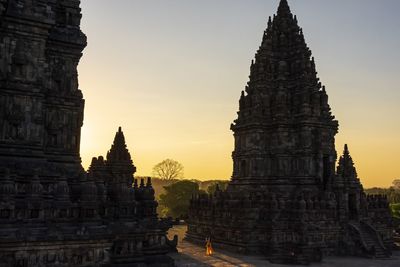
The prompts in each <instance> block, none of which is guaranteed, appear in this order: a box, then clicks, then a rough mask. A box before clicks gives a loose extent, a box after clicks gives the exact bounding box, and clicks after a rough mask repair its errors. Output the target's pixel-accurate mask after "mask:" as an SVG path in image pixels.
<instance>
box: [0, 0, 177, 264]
mask: <svg viewBox="0 0 400 267" xmlns="http://www.w3.org/2000/svg"><path fill="white" fill-rule="evenodd" d="M79 6H80V1H79V0H69V1H65V0H18V1H17V0H12V1H7V0H0V265H1V266H19V267H25V266H26V267H27V266H29V267H35V266H61V267H62V266H65V267H70V266H128V265H129V266H174V263H173V260H172V259H170V258H169V257H168V256H166V253H168V252H169V251H170V250H173V249H174V245H175V243H174V242H171V241H169V240H168V239H167V237H166V231H167V230H168V228H169V227H170V224H169V223H168V222H166V221H161V220H159V219H158V218H157V214H156V206H157V202H156V201H155V199H154V190H153V188H152V184H151V180H150V179H148V180H147V181H144V180H141V181H139V182H138V181H137V180H134V173H135V171H136V168H135V166H134V165H133V163H132V159H131V155H130V153H129V151H128V150H127V147H126V144H125V138H124V134H123V132H122V130H121V128H120V129H119V130H118V132H117V133H116V135H115V139H114V143H113V145H112V147H111V149H110V150H109V152H108V153H107V156H106V158H103V157H98V158H94V159H93V161H92V164H91V166H90V169H89V171H88V172H86V171H85V170H84V169H83V168H82V166H81V158H80V152H79V150H80V135H81V127H82V124H83V111H84V100H83V96H82V92H81V91H80V90H79V87H78V73H77V65H78V63H79V61H80V58H81V56H82V51H83V49H84V48H85V46H86V36H85V35H84V34H83V33H82V32H81V30H80V20H81V9H80V7H79Z"/></svg>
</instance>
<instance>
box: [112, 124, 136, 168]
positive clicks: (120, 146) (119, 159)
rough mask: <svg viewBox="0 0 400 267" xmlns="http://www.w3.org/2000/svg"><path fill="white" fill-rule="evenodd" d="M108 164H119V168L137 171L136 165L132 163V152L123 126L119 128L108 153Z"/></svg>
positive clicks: (113, 165) (114, 165)
mask: <svg viewBox="0 0 400 267" xmlns="http://www.w3.org/2000/svg"><path fill="white" fill-rule="evenodd" d="M107 165H108V166H111V167H116V166H118V168H120V167H123V169H125V170H128V169H129V170H131V171H132V173H134V172H135V171H136V167H135V166H134V165H133V163H132V158H131V154H130V153H129V151H128V148H127V147H126V143H125V136H124V133H123V132H122V129H121V127H119V128H118V132H117V133H116V134H115V138H114V142H113V144H112V146H111V149H110V150H109V151H108V153H107Z"/></svg>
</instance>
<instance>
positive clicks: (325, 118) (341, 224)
mask: <svg viewBox="0 0 400 267" xmlns="http://www.w3.org/2000/svg"><path fill="white" fill-rule="evenodd" d="M249 77H250V79H249V82H248V84H247V86H246V88H245V91H243V92H242V93H241V96H240V100H239V112H238V117H237V119H236V120H235V121H234V123H233V124H232V125H231V130H232V131H233V133H234V138H235V143H234V144H235V147H234V151H233V153H232V158H233V166H234V168H233V174H232V178H231V181H230V183H229V185H228V187H227V190H226V191H221V190H217V191H216V192H215V194H214V195H212V196H208V195H201V194H200V195H197V196H194V197H193V199H192V200H191V203H190V209H189V219H188V232H187V235H186V239H187V240H189V241H192V242H200V243H201V242H203V240H205V238H209V237H211V239H212V240H213V245H214V246H217V247H220V248H224V249H230V250H233V251H235V252H240V253H248V254H262V255H265V256H267V257H268V259H269V260H270V261H271V262H276V263H302V264H308V263H310V262H315V261H320V260H321V259H322V257H323V256H325V255H360V256H368V257H377V258H386V257H390V255H391V248H392V244H393V239H392V225H391V215H390V211H389V207H388V202H387V199H386V198H385V197H384V196H380V195H374V196H367V195H366V194H365V193H364V191H363V187H362V185H361V183H360V180H359V178H358V176H357V172H356V169H355V167H354V163H353V160H352V158H351V156H350V152H349V149H348V147H347V145H346V146H345V148H344V151H343V155H342V156H341V157H340V158H339V161H338V167H337V169H336V167H335V166H336V162H337V153H336V150H335V135H336V133H337V132H338V121H337V120H335V117H334V116H333V115H332V112H331V108H330V106H329V103H328V95H327V92H326V88H325V87H324V86H322V84H321V83H320V81H319V78H318V77H317V72H316V66H315V60H314V58H313V57H312V54H311V51H310V49H309V48H308V47H307V45H306V43H305V40H304V35H303V31H302V29H301V28H300V27H299V26H298V22H297V18H296V16H293V15H292V13H291V11H290V8H289V5H288V3H287V1H286V0H281V1H280V4H279V7H278V11H277V15H274V16H273V18H269V21H268V27H267V29H266V30H265V32H264V34H263V39H262V43H261V46H260V48H259V50H258V51H257V53H256V56H255V60H254V61H252V63H251V67H250V76H249Z"/></svg>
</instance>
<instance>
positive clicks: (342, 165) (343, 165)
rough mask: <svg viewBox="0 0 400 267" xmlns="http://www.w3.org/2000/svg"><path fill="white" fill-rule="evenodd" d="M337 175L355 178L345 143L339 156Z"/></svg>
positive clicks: (355, 174) (355, 173)
mask: <svg viewBox="0 0 400 267" xmlns="http://www.w3.org/2000/svg"><path fill="white" fill-rule="evenodd" d="M337 175H338V176H339V177H343V178H357V171H356V168H355V166H354V162H353V159H352V158H351V156H350V152H349V148H348V146H347V144H346V145H344V151H343V155H342V156H341V157H340V158H339V164H338V167H337Z"/></svg>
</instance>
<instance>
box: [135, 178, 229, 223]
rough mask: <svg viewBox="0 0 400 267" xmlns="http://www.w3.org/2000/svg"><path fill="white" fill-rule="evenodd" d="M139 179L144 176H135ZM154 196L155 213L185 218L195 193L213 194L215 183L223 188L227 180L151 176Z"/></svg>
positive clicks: (161, 215)
mask: <svg viewBox="0 0 400 267" xmlns="http://www.w3.org/2000/svg"><path fill="white" fill-rule="evenodd" d="M136 178H137V179H141V178H144V177H136ZM152 184H153V188H154V191H155V197H156V200H157V201H158V207H157V213H158V215H159V216H160V217H172V218H181V219H185V218H186V217H187V212H188V208H189V202H190V199H191V198H192V196H193V195H195V194H199V193H201V194H213V193H214V192H215V190H216V188H217V184H218V186H219V188H220V189H221V190H225V188H226V186H227V184H228V181H227V180H209V181H199V180H195V179H179V180H178V179H173V180H165V179H159V178H152Z"/></svg>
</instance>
